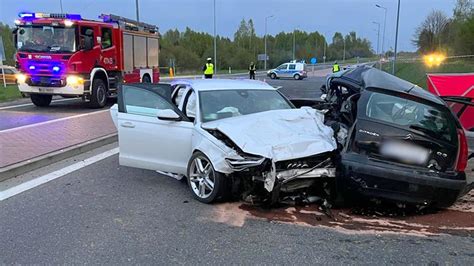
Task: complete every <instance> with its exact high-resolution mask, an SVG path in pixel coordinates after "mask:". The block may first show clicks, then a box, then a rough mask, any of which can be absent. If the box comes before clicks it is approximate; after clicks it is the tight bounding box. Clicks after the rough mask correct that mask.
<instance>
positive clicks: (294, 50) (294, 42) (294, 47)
mask: <svg viewBox="0 0 474 266" xmlns="http://www.w3.org/2000/svg"><path fill="white" fill-rule="evenodd" d="M295 35H296V29H293V60H295V59H296V58H295V56H296V55H295V53H296V37H295Z"/></svg>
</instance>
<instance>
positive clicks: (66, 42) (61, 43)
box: [17, 26, 76, 53]
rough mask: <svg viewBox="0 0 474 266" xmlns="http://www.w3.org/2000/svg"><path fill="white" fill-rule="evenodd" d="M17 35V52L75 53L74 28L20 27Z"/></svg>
mask: <svg viewBox="0 0 474 266" xmlns="http://www.w3.org/2000/svg"><path fill="white" fill-rule="evenodd" d="M17 35H18V38H17V47H18V50H19V51H24V52H48V53H64V52H66V53H69V52H75V51H76V37H75V28H74V27H68V28H65V27H52V26H21V27H19V28H18V31H17Z"/></svg>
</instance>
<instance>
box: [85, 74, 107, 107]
mask: <svg viewBox="0 0 474 266" xmlns="http://www.w3.org/2000/svg"><path fill="white" fill-rule="evenodd" d="M106 103H107V87H106V86H105V83H104V81H103V80H101V79H94V81H93V82H92V94H91V101H90V102H89V106H90V107H91V108H102V107H104V106H105V104H106Z"/></svg>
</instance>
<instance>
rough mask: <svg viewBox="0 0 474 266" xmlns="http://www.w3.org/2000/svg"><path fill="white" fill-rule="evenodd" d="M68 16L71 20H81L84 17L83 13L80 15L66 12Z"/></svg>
mask: <svg viewBox="0 0 474 266" xmlns="http://www.w3.org/2000/svg"><path fill="white" fill-rule="evenodd" d="M66 18H67V19H71V20H81V19H82V17H81V15H79V14H66Z"/></svg>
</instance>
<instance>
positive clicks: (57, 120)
mask: <svg viewBox="0 0 474 266" xmlns="http://www.w3.org/2000/svg"><path fill="white" fill-rule="evenodd" d="M108 111H109V109H106V110H100V111H95V112H90V113H85V114H79V115H73V116H67V117H62V118H58V119H53V120H48V121H45V122H41V123H35V124H29V125H25V126H21V127H14V128H9V129H5V130H0V134H1V133H5V132H12V131H17V130H22V129H25V128H30V127H36V126H41V125H46V124H51V123H56V122H60V121H64V120H68V119H73V118H78V117H83V116H88V115H93V114H98V113H103V112H108Z"/></svg>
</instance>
